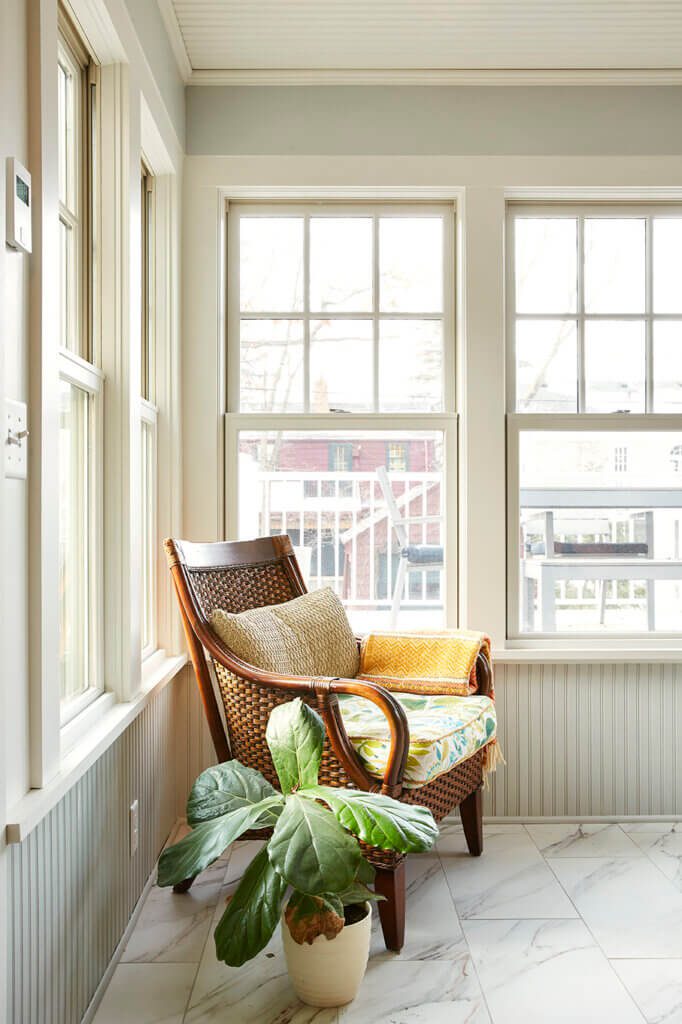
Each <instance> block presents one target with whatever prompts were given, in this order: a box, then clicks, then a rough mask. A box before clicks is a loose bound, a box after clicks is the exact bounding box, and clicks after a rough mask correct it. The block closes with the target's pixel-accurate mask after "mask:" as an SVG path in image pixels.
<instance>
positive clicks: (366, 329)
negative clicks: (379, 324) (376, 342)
mask: <svg viewBox="0 0 682 1024" xmlns="http://www.w3.org/2000/svg"><path fill="white" fill-rule="evenodd" d="M372 339H373V325H372V321H371V320H312V321H311V323H310V411H311V412H318V413H319V412H334V411H339V410H343V411H344V412H362V411H364V412H368V411H370V410H371V409H372V403H373V395H374V384H373V381H374V360H373V342H372Z"/></svg>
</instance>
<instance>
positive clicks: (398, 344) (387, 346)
mask: <svg viewBox="0 0 682 1024" xmlns="http://www.w3.org/2000/svg"><path fill="white" fill-rule="evenodd" d="M379 339H380V340H379V406H380V409H381V411H382V412H440V411H441V410H442V408H443V325H442V321H440V320H381V321H380V323H379Z"/></svg>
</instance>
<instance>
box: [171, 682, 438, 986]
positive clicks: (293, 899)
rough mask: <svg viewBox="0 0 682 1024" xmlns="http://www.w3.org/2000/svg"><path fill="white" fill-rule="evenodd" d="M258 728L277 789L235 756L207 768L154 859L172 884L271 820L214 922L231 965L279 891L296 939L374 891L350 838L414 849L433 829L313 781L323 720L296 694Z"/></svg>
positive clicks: (272, 922)
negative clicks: (183, 820) (181, 830)
mask: <svg viewBox="0 0 682 1024" xmlns="http://www.w3.org/2000/svg"><path fill="white" fill-rule="evenodd" d="M265 735H266V740H267V743H268V747H269V748H270V753H271V755H272V760H273V763H274V765H275V769H276V771H277V776H278V778H279V782H280V786H281V792H278V791H277V790H276V789H275V788H274V786H271V785H270V783H269V782H268V781H267V780H266V779H264V778H263V776H262V775H261V774H260V772H258V771H255V770H254V769H253V768H247V767H246V766H245V765H243V764H241V763H240V762H239V761H226V762H225V763H224V764H219V765H216V766H215V767H213V768H208V769H207V770H206V771H204V772H202V773H201V775H200V776H199V778H198V779H197V780H196V782H195V783H194V785H193V787H192V791H191V793H190V795H189V800H188V802H187V821H188V823H189V824H190V825H191V826H192V831H191V832H190V833H189V834H188V835H187V836H185V837H184V838H183V839H181V840H180V842H178V843H176V844H175V845H174V846H171V847H169V848H168V849H167V850H165V851H164V852H163V853H162V855H161V859H160V861H159V877H158V883H159V885H162V886H167V885H177V884H178V883H179V882H182V881H184V880H185V879H187V878H192V877H194V876H195V875H198V874H199V872H200V871H203V870H204V868H206V867H208V865H209V864H212V863H213V861H215V860H217V858H218V857H220V855H221V854H222V853H223V851H224V850H225V849H226V847H227V846H229V845H230V843H232V842H233V841H234V840H235V839H238V838H239V836H241V835H242V834H243V833H244V832H246V831H248V830H249V829H265V828H271V829H272V835H271V837H270V839H269V840H268V841H267V843H266V845H265V846H263V847H262V849H261V850H259V852H258V853H257V854H256V856H255V857H254V859H253V860H252V862H251V864H250V865H249V867H248V868H247V869H246V871H245V872H244V875H243V876H242V878H241V880H240V882H239V885H238V886H237V888H236V890H235V892H234V894H233V895H232V897H231V899H230V901H229V903H228V905H227V909H226V910H225V913H224V914H223V916H222V918H221V920H220V922H219V924H218V926H217V928H216V930H215V943H216V952H217V955H218V958H219V959H220V960H222V961H224V963H226V964H229V965H230V966H231V967H239V966H241V965H242V964H243V963H245V962H246V961H247V960H250V959H251V958H252V957H254V956H255V955H256V954H257V953H259V952H260V950H261V949H263V948H264V947H265V946H266V945H267V943H268V942H269V941H270V938H271V937H272V934H273V932H274V930H275V928H276V927H277V922H278V921H279V919H280V917H281V914H282V908H283V906H284V903H285V900H287V896H288V900H287V906H286V910H285V913H284V919H285V921H286V924H287V927H288V928H289V931H290V932H291V935H292V937H293V938H294V940H295V941H296V942H298V943H303V942H312V941H313V940H314V939H315V938H316V937H317V936H318V935H326V936H327V938H328V939H332V938H334V936H336V935H337V934H338V933H339V932H340V931H341V929H342V928H343V926H344V909H343V908H344V907H345V906H350V905H353V904H362V903H364V902H365V901H366V900H376V899H382V897H381V896H379V895H378V894H377V893H375V892H374V891H373V890H372V889H370V888H369V886H370V885H371V884H372V882H373V881H374V868H373V867H372V865H371V864H370V863H369V862H368V861H367V860H365V858H364V857H363V856H362V852H361V849H360V846H359V845H358V839H362V840H363V842H366V843H368V844H369V845H371V846H376V847H379V848H380V849H382V850H394V851H395V852H397V853H420V852H422V851H425V850H429V849H431V847H432V846H433V844H434V842H435V841H436V838H437V836H438V827H437V825H436V823H435V821H434V819H433V816H432V814H431V812H430V811H429V810H428V809H427V808H425V807H419V806H416V805H414V804H402V803H399V802H398V801H397V800H393V799H391V798H390V797H387V796H383V795H381V794H377V793H366V792H364V791H362V790H355V789H335V788H332V787H331V786H320V785H318V773H319V769H320V763H321V760H322V746H323V742H324V723H323V722H322V719H321V718H320V716H319V715H318V714H317V712H315V711H314V710H313V709H312V708H310V707H308V705H307V704H304V703H303V701H302V700H300V698H297V699H296V700H293V701H290V702H289V703H287V704H280V705H279V706H278V707H276V708H275V709H274V710H273V711H272V713H271V715H270V718H269V721H268V726H267V730H266V734H265Z"/></svg>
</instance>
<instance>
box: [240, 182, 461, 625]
mask: <svg viewBox="0 0 682 1024" xmlns="http://www.w3.org/2000/svg"><path fill="white" fill-rule="evenodd" d="M275 209H276V210H277V213H278V214H279V215H282V216H287V215H290V216H301V215H303V216H304V217H305V218H306V225H307V224H308V218H309V217H310V216H315V217H320V216H325V215H326V216H339V215H340V214H343V215H344V216H346V215H348V216H365V217H366V216H368V214H369V215H374V216H376V217H378V216H381V215H382V214H383V215H390V216H396V215H398V214H402V215H404V216H429V214H430V215H431V216H433V214H434V212H436V213H437V214H438V215H439V216H443V224H444V236H443V312H442V316H441V315H440V314H439V315H438V317H437V318H438V319H439V320H441V319H442V322H443V411H442V412H437V413H433V412H431V413H391V412H376V411H373V412H359V413H345V412H339V413H324V414H320V413H310V412H302V413H287V412H282V413H271V412H265V413H260V412H240V411H239V389H240V329H239V321H240V319H241V318H243V315H242V314H241V312H240V309H239V230H238V216H239V212H240V211H242V210H243V211H244V212H245V213H246V214H248V215H249V216H254V215H256V216H267V215H272V212H273V210H275ZM226 211H227V216H226V231H227V242H226V259H227V266H226V281H227V300H226V316H225V323H226V334H227V344H226V350H227V386H226V396H227V413H226V416H225V480H226V481H227V482H229V485H228V486H226V487H225V510H224V516H225V536H226V537H228V538H236V537H238V536H239V467H238V443H239V434H240V433H241V432H242V431H311V432H313V431H333V432H334V433H338V434H339V437H340V438H341V437H343V435H344V434H347V433H350V432H364V431H372V430H375V431H380V432H383V433H385V432H386V430H387V429H388V430H391V431H407V432H410V431H426V430H430V431H440V432H442V435H443V460H444V465H443V510H442V511H443V516H444V521H443V543H444V547H445V567H446V568H445V574H444V575H445V586H444V593H443V602H444V619H445V624H446V625H447V626H456V625H457V622H458V615H459V608H458V557H457V556H458V481H459V478H458V414H457V409H456V400H457V391H458V389H457V382H456V379H455V366H456V338H455V308H456V278H455V237H456V224H455V220H456V209H455V204H454V203H453V202H452V200H442V201H438V200H436V199H431V200H425V201H424V202H413V201H404V200H403V201H401V200H398V199H396V200H395V201H392V200H387V199H377V200H369V199H368V200H360V201H357V200H352V199H344V198H336V197H331V196H329V197H325V198H324V199H319V200H316V201H314V202H313V201H306V200H304V199H302V200H301V201H291V200H278V199H276V198H272V199H268V200H258V201H249V200H240V201H239V202H230V201H229V200H226ZM377 224H378V220H375V240H374V250H373V267H374V278H375V281H374V295H375V296H376V294H377V292H376V275H377V262H378V261H377V260H376V252H377V250H376V225H377ZM307 235H308V230H307V228H306V229H305V240H304V246H307ZM286 315H287V314H285V313H283V312H282V311H279V312H278V313H277V317H279V318H281V317H283V316H286ZM290 315H294V316H296V318H299V314H290ZM327 315H329V314H327ZM384 315H385V316H386V317H387V318H389V319H405V320H407V321H409V320H411V319H429V318H430V317H428V316H421V315H420V316H417V315H416V314H409V313H407V314H394V313H390V314H384ZM308 317H310V319H314V318H315V317H314V313H312V312H311V311H310V310H309V309H308V308H307V296H305V297H304V309H303V311H302V312H301V314H300V318H301V319H305V320H306V323H307V318H308ZM249 318H251V319H258V318H269V314H268V312H267V311H259V312H258V313H257V314H255V313H254V314H246V319H249ZM431 318H433V317H431ZM334 319H341V320H342V319H348V320H353V319H356V320H359V319H363V320H373V321H374V323H375V328H374V368H375V375H374V403H375V407H376V405H377V404H378V399H377V395H378V384H379V381H378V374H377V365H378V320H379V316H378V313H377V308H376V303H374V310H373V311H372V312H369V313H364V314H356V313H345V314H344V313H339V314H338V315H337V313H336V312H334ZM305 335H306V346H307V342H308V337H309V332H308V330H307V328H306V331H305ZM305 360H306V367H307V364H308V360H309V351H307V350H306V352H305ZM304 388H305V393H304V401H305V408H306V409H307V408H308V402H309V388H308V372H307V368H306V373H305V383H304Z"/></svg>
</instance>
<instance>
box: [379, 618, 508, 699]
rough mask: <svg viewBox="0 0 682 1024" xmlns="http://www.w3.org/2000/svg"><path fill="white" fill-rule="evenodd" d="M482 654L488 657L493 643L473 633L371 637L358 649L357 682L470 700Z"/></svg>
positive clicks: (442, 632)
mask: <svg viewBox="0 0 682 1024" xmlns="http://www.w3.org/2000/svg"><path fill="white" fill-rule="evenodd" d="M479 651H483V652H484V653H485V654H487V655H488V657H490V640H489V638H488V637H487V636H485V634H484V633H475V632H472V631H470V630H451V629H446V630H442V631H441V632H416V633H369V634H368V635H367V636H366V637H365V638H364V639H363V641H362V645H361V648H360V672H359V678H361V679H369V680H372V681H373V682H376V683H380V684H381V686H385V687H386V689H387V690H398V691H399V692H401V693H447V694H452V695H454V696H458V697H466V696H468V695H469V694H470V693H476V691H477V690H478V682H477V680H476V659H477V657H478V654H479ZM491 696H492V695H491Z"/></svg>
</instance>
